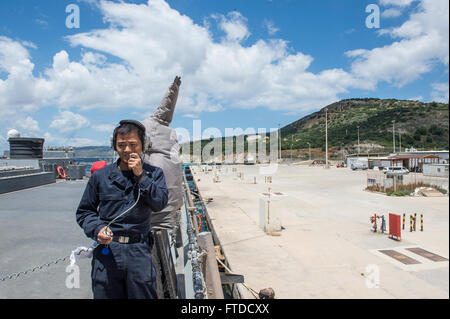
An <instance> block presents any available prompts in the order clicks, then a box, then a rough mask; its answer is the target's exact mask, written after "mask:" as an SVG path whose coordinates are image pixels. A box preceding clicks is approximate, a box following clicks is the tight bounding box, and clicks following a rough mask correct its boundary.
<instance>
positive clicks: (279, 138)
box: [278, 123, 281, 162]
mask: <svg viewBox="0 0 450 319" xmlns="http://www.w3.org/2000/svg"><path fill="white" fill-rule="evenodd" d="M278 144H279V145H278V150H279V160H280V162H281V128H280V123H278Z"/></svg>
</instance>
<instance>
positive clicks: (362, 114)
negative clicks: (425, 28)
mask: <svg viewBox="0 0 450 319" xmlns="http://www.w3.org/2000/svg"><path fill="white" fill-rule="evenodd" d="M326 110H327V111H326ZM326 112H327V113H328V149H329V153H330V157H331V158H333V157H334V158H339V159H340V158H342V156H343V154H344V153H345V154H351V153H357V152H358V132H359V151H360V153H368V152H370V153H379V154H383V153H384V154H387V153H390V152H392V151H393V134H392V130H393V121H395V122H394V127H395V144H396V151H399V150H400V146H401V150H402V151H404V150H405V148H415V149H418V150H442V149H446V150H448V149H449V107H448V104H445V103H436V102H431V103H423V102H419V101H412V100H396V99H384V100H381V99H377V98H364V99H347V100H342V101H339V102H336V103H333V104H330V105H328V106H326V107H324V108H322V109H321V110H319V111H317V112H315V113H312V114H310V115H307V116H305V117H303V118H301V119H299V120H297V121H295V122H293V123H291V124H289V125H287V126H285V127H283V128H281V140H282V141H281V150H282V152H281V153H282V157H289V156H293V157H303V158H307V157H308V155H307V154H308V151H309V148H311V153H312V158H323V156H324V154H323V153H324V151H325V114H326ZM267 137H270V136H269V133H268V134H267ZM228 138H231V137H228ZM228 138H227V139H228ZM210 142H211V140H202V141H201V148H202V149H203V148H204V147H205V146H206V145H208V144H209V143H210ZM267 142H269V141H267ZM196 143H198V142H196ZM244 147H245V151H246V150H247V142H245V146H244ZM266 147H267V151H268V150H269V143H267V144H266ZM233 148H234V150H235V145H234V147H233ZM222 150H223V153H224V151H225V138H222ZM192 151H193V143H192V142H191V154H192Z"/></svg>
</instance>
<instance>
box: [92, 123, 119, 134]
mask: <svg viewBox="0 0 450 319" xmlns="http://www.w3.org/2000/svg"><path fill="white" fill-rule="evenodd" d="M91 128H92V129H93V130H95V131H97V132H107V133H111V134H112V132H113V131H114V129H115V126H114V125H113V124H92V125H91Z"/></svg>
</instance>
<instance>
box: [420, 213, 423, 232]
mask: <svg viewBox="0 0 450 319" xmlns="http://www.w3.org/2000/svg"><path fill="white" fill-rule="evenodd" d="M420 231H423V214H420Z"/></svg>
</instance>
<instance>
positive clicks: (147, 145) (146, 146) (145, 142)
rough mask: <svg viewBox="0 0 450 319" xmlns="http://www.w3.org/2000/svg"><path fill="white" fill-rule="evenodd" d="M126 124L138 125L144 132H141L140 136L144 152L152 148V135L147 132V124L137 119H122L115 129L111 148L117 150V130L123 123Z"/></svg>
mask: <svg viewBox="0 0 450 319" xmlns="http://www.w3.org/2000/svg"><path fill="white" fill-rule="evenodd" d="M125 124H132V125H134V126H136V127H137V128H138V129H139V131H140V132H142V133H143V134H139V137H140V138H141V143H142V153H145V152H148V150H149V149H150V148H151V140H150V136H149V135H147V134H146V130H145V126H144V125H143V124H142V123H141V122H139V121H135V120H122V121H120V123H119V125H118V126H117V127H116V128H115V129H114V132H113V137H112V141H111V148H112V149H114V151H116V152H117V149H116V137H117V130H118V129H119V128H120V127H121V126H122V125H125Z"/></svg>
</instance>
